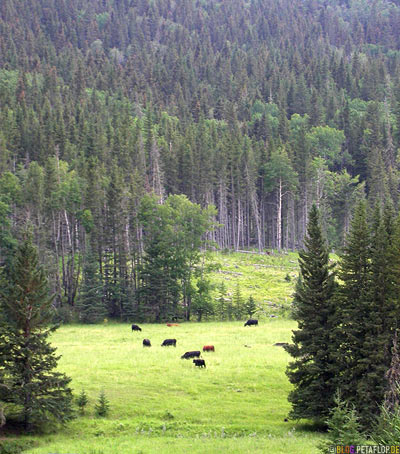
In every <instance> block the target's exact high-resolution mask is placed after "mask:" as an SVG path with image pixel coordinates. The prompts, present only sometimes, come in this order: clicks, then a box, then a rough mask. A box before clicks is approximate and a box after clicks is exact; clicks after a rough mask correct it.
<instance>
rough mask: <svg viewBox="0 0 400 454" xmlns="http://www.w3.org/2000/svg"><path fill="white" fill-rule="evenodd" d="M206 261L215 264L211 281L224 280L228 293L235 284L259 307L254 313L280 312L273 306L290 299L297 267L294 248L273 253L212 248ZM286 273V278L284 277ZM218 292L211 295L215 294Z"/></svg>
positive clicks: (234, 287) (244, 295)
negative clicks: (217, 267) (216, 250)
mask: <svg viewBox="0 0 400 454" xmlns="http://www.w3.org/2000/svg"><path fill="white" fill-rule="evenodd" d="M209 263H212V264H214V265H216V266H219V270H218V271H215V272H213V273H211V275H210V277H211V281H212V282H213V284H215V285H218V284H220V283H221V282H224V284H225V286H226V288H227V291H228V296H232V295H233V294H234V292H235V289H236V286H237V284H239V287H240V291H241V294H242V296H243V297H244V298H245V299H248V297H249V296H253V298H254V299H255V301H256V303H257V305H258V306H259V307H261V308H262V310H261V311H259V313H258V314H257V315H258V316H262V315H270V314H276V313H281V312H282V311H281V309H280V308H279V307H277V306H284V307H285V308H287V307H288V306H289V305H290V302H291V300H292V294H293V289H294V285H295V283H296V280H297V277H298V274H299V267H298V254H297V253H294V252H289V253H282V254H277V253H275V254H274V255H259V254H244V253H239V252H230V253H221V252H214V253H212V254H210V256H209ZM286 275H289V277H290V282H288V281H287V280H285V277H286ZM217 293H218V292H215V293H214V295H215V296H217Z"/></svg>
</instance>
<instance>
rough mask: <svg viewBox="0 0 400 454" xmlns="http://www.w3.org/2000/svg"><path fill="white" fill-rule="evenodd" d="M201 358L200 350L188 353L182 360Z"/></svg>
mask: <svg viewBox="0 0 400 454" xmlns="http://www.w3.org/2000/svg"><path fill="white" fill-rule="evenodd" d="M190 358H200V350H195V351H193V352H186V353H184V354H183V355H182V356H181V359H190Z"/></svg>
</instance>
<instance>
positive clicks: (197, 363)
mask: <svg viewBox="0 0 400 454" xmlns="http://www.w3.org/2000/svg"><path fill="white" fill-rule="evenodd" d="M193 362H194V365H195V366H197V367H206V362H205V361H204V359H194V360H193Z"/></svg>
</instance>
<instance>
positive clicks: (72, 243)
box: [0, 0, 400, 320]
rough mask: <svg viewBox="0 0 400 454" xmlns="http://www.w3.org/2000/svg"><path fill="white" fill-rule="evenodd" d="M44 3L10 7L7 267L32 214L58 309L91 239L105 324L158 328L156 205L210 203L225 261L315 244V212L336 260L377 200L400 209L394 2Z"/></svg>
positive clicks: (72, 299)
mask: <svg viewBox="0 0 400 454" xmlns="http://www.w3.org/2000/svg"><path fill="white" fill-rule="evenodd" d="M45 3H46V2H43V1H39V0H32V1H30V3H29V6H30V7H29V9H27V8H25V7H24V3H23V2H15V1H14V2H13V1H3V2H2V3H1V7H0V30H1V31H2V33H1V40H0V55H1V61H0V67H1V70H0V106H1V112H0V259H1V260H3V259H4V258H5V257H6V256H7V255H10V252H12V250H13V248H14V247H15V245H16V242H15V238H16V237H17V230H18V226H19V225H20V223H21V220H22V219H27V220H28V221H29V222H30V224H31V225H32V226H33V231H34V242H35V244H36V245H37V246H38V247H39V253H40V260H41V262H43V263H45V264H46V266H47V268H48V270H49V283H50V287H51V290H52V291H53V292H54V293H55V295H56V297H55V306H56V307H57V308H65V307H67V308H68V309H71V308H72V309H71V310H73V309H74V306H75V305H76V304H77V301H78V298H79V295H83V294H85V293H86V292H87V289H86V290H85V289H82V288H81V285H86V284H84V282H85V279H84V277H83V267H84V266H85V264H87V263H88V260H87V257H86V250H87V245H88V244H89V242H90V244H91V246H92V254H93V255H94V256H95V259H96V261H97V264H98V274H99V278H100V281H101V283H102V286H103V288H102V293H103V298H102V301H103V303H104V305H105V307H106V310H107V316H108V317H110V318H116V319H123V320H125V319H129V318H132V317H142V318H146V317H147V316H148V318H150V319H151V318H155V313H154V310H153V309H154V306H156V303H155V302H154V301H153V303H154V304H153V303H149V299H150V297H149V295H147V296H146V297H145V298H144V300H142V299H141V297H140V298H139V293H138V292H137V290H138V289H140V290H143V286H142V281H141V279H140V277H139V274H140V269H141V268H140V266H141V265H143V258H144V257H145V256H146V254H145V252H146V251H145V248H146V247H149V245H148V244H146V245H145V244H144V243H145V238H144V236H143V233H144V232H145V230H146V229H145V226H144V221H143V222H142V221H141V220H140V219H139V216H138V215H139V207H140V205H141V200H142V198H143V196H144V194H146V193H147V194H150V193H155V194H157V195H158V196H159V197H160V199H161V200H163V201H165V200H166V199H167V197H168V196H169V195H172V194H184V195H186V196H187V197H188V199H189V200H190V201H191V202H193V203H196V204H199V205H200V206H201V207H202V208H204V207H206V206H208V205H210V204H215V205H216V206H217V208H218V213H216V214H215V215H214V217H215V221H216V222H217V223H218V224H219V228H218V229H217V230H216V231H215V232H213V233H209V234H208V239H209V240H212V241H215V242H216V243H217V244H218V246H219V247H220V248H221V249H225V248H227V249H244V248H249V247H250V248H251V247H256V248H257V249H259V250H262V249H263V248H264V247H267V248H277V249H281V248H283V249H295V248H298V247H302V246H303V244H304V243H303V240H304V236H305V234H306V224H307V211H308V209H309V207H310V203H312V202H317V203H318V205H319V207H320V209H321V223H322V225H323V229H324V231H326V232H327V237H328V240H329V242H330V244H331V245H332V246H333V247H335V249H337V248H339V247H341V246H342V245H343V241H344V237H345V234H346V232H347V231H348V228H349V220H350V218H351V212H352V210H353V208H354V206H355V204H356V201H357V199H359V198H360V197H362V195H363V194H362V193H363V192H364V190H365V191H366V195H367V199H368V201H369V203H371V204H372V203H375V202H378V203H383V200H384V199H385V198H388V199H391V200H392V202H393V204H394V208H395V209H398V204H399V196H398V190H397V189H398V186H399V174H398V172H397V164H396V163H397V162H398V149H399V144H400V121H399V119H400V114H399V112H400V109H399V106H400V103H399V101H400V95H399V93H400V88H399V87H400V85H399V79H398V74H399V66H400V64H399V48H400V33H399V27H398V26H397V24H398V23H399V20H400V6H399V4H398V1H396V2H389V1H380V2H377V3H376V2H375V3H371V2H367V1H364V0H363V1H362V2H346V6H345V7H344V6H343V2H334V1H332V2H328V3H329V4H327V2H321V1H307V2H306V3H305V2H304V1H303V0H294V1H291V0H281V1H280V2H276V1H274V0H265V1H261V0H254V1H251V2H245V1H244V0H243V1H242V0H240V1H237V2H224V1H221V0H215V1H201V2H194V3H193V2H192V3H190V4H188V5H185V6H184V7H183V8H181V5H180V3H179V2H171V1H170V0H158V1H157V2H156V3H157V4H156V5H150V6H149V5H148V4H147V3H146V2H144V1H137V2H128V1H118V2H105V1H103V0H92V1H91V8H90V10H86V9H84V8H82V4H81V3H82V2H80V1H78V0H71V1H69V2H68V7H66V5H65V4H64V3H62V4H60V5H58V7H57V14H53V13H52V12H51V8H48V5H47V4H45ZM83 24H85V26H84V25H83ZM227 30H228V32H227ZM267 50H268V51H267ZM89 235H90V239H89ZM152 254H154V250H153V251H151V252H150V255H152ZM152 266H153V267H154V269H153V271H152V272H151V273H150V274H153V280H152V285H154V288H156V286H157V284H161V286H165V285H167V286H168V288H169V291H168V292H169V295H168V298H167V299H168V301H169V302H168V303H167V304H166V308H167V306H171V307H172V312H174V311H175V309H176V308H175V300H177V299H178V300H179V299H182V298H183V300H184V303H183V306H184V307H185V309H183V312H184V313H183V314H182V313H181V314H180V315H183V316H185V317H186V318H190V310H189V309H188V308H190V305H191V301H190V298H191V296H190V292H189V290H190V285H191V284H190V283H189V282H188V281H187V279H185V281H186V282H183V283H182V282H181V284H182V285H183V286H184V288H185V290H184V292H183V297H182V291H181V290H182V287H181V288H180V289H178V288H173V285H172V283H173V282H175V280H174V279H175V278H174V277H172V278H171V281H170V282H168V283H160V282H158V281H157V279H156V278H155V277H154V274H155V272H156V271H155V270H156V269H159V268H160V266H164V265H163V264H161V263H153V264H152V265H151V266H150V268H151V267H152ZM149 282H150V281H149ZM162 292H163V293H164V294H165V291H164V290H162ZM179 293H181V295H180V296H179ZM155 297H156V296H155ZM85 298H86V297H85ZM89 298H90V297H89ZM90 306H91V305H90ZM150 306H151V307H153V309H149V307H150ZM87 307H89V306H87ZM171 307H168V310H166V311H165V312H166V313H169V312H171ZM96 311H97V310H96ZM148 311H149V313H148ZM231 312H232V311H231ZM68 313H69V311H68V310H66V311H65V312H63V315H62V316H61V317H60V318H61V319H63V320H67V319H68V317H66V316H65V315H66V314H68ZM60 314H61V311H60ZM160 316H161V315H160ZM162 316H164V315H162ZM89 319H93V317H92V315H89V314H88V315H87V320H89Z"/></svg>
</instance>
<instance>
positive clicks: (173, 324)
mask: <svg viewBox="0 0 400 454" xmlns="http://www.w3.org/2000/svg"><path fill="white" fill-rule="evenodd" d="M167 326H169V327H171V326H179V323H167Z"/></svg>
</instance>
